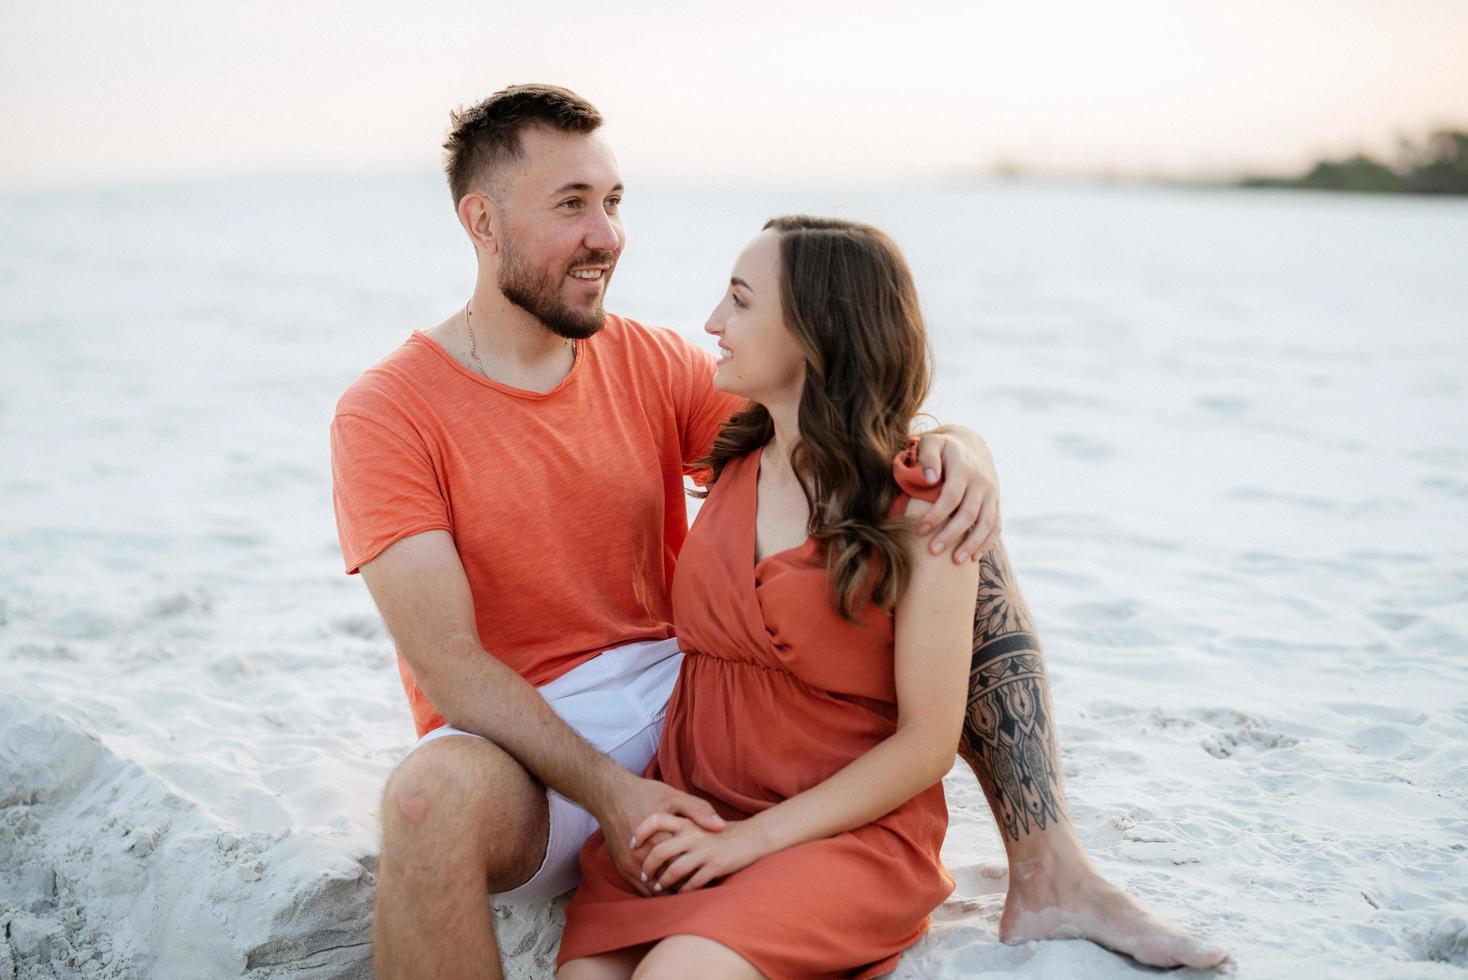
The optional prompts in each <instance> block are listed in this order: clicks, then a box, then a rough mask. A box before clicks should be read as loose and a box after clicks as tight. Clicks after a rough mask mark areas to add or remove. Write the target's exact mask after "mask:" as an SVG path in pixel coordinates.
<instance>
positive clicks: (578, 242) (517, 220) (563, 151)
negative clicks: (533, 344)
mask: <svg viewBox="0 0 1468 980" xmlns="http://www.w3.org/2000/svg"><path fill="white" fill-rule="evenodd" d="M520 147H521V154H522V155H521V159H519V160H517V161H513V162H511V163H510V164H508V165H507V166H506V167H505V174H504V185H503V186H504V190H503V193H502V195H501V201H500V205H501V207H500V213H501V215H502V217H503V221H502V223H501V225H500V235H499V255H498V258H499V268H498V270H497V272H498V283H499V288H500V292H501V293H503V294H504V296H505V298H506V299H508V300H509V301H510V302H512V303H514V304H515V305H516V306H519V307H520V308H522V309H524V310H525V311H526V312H528V313H530V314H531V315H532V316H534V317H536V318H537V319H538V320H540V322H541V323H543V324H545V326H546V328H547V329H549V330H550V331H551V332H553V333H556V334H559V335H560V336H562V337H569V338H571V339H573V340H579V339H583V338H586V337H590V336H591V335H592V334H594V333H596V332H597V331H598V330H600V329H601V328H602V324H603V322H605V319H606V310H605V309H604V308H603V305H602V303H603V300H604V299H605V297H606V291H607V284H608V283H609V282H610V281H611V278H612V270H613V269H614V268H616V265H617V259H618V257H619V256H620V255H621V254H622V245H623V243H624V242H625V240H626V236H625V235H624V234H623V232H622V218H621V214H620V208H621V204H622V178H621V175H620V173H619V172H618V170H617V161H616V158H614V157H613V156H612V151H611V148H610V147H609V146H607V143H606V141H605V140H604V139H602V138H601V136H600V135H598V134H597V133H590V134H586V135H582V134H578V133H562V132H558V131H555V130H552V129H548V128H545V127H542V126H531V127H529V128H528V129H526V130H524V131H522V132H521V134H520Z"/></svg>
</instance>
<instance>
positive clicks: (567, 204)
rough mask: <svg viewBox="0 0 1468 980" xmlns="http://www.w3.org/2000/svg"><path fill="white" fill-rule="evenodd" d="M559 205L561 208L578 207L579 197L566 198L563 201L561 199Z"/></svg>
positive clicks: (579, 203)
mask: <svg viewBox="0 0 1468 980" xmlns="http://www.w3.org/2000/svg"><path fill="white" fill-rule="evenodd" d="M560 206H561V207H563V208H564V207H573V208H579V207H580V206H581V199H580V198H577V197H573V198H569V199H567V200H565V201H562V202H561V204H560Z"/></svg>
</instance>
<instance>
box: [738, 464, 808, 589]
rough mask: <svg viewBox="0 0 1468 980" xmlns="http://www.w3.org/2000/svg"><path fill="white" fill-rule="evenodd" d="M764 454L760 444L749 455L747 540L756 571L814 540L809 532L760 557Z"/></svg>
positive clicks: (800, 549)
mask: <svg viewBox="0 0 1468 980" xmlns="http://www.w3.org/2000/svg"><path fill="white" fill-rule="evenodd" d="M764 454H765V447H764V446H760V447H759V448H758V449H756V450H755V451H754V452H752V453H750V454H749V456H748V457H747V460H748V465H749V472H750V475H749V477H748V478H747V479H748V480H749V493H748V495H747V499H748V500H749V508H748V511H749V534H748V537H747V538H746V540H747V541H748V542H749V555H750V564H751V565H752V566H753V567H754V569H755V571H758V570H759V568H760V566H761V565H764V564H766V563H767V562H770V561H772V560H774V559H776V558H779V557H781V556H784V555H791V554H794V553H795V552H798V551H804V550H806V549H807V548H808V547H810V545H811V543H812V542H813V541H814V539H813V538H812V537H811V536H810V535H809V534H807V535H806V536H805V538H804V539H803V540H801V542H800V543H799V544H797V545H794V546H792V547H789V548H784V549H782V550H780V551H773V552H771V553H770V554H768V555H765V556H764V557H763V558H760V557H759V466H760V460H761V459H763V458H764Z"/></svg>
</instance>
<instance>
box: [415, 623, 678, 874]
mask: <svg viewBox="0 0 1468 980" xmlns="http://www.w3.org/2000/svg"><path fill="white" fill-rule="evenodd" d="M682 661H683V654H682V653H680V652H679V650H678V641H677V640H676V639H668V640H647V641H642V642H638V643H628V644H625V645H624V646H619V647H612V648H611V649H610V650H604V651H602V652H601V653H600V654H598V655H597V656H595V657H592V658H591V659H590V660H588V661H586V663H584V664H581V665H579V666H577V667H575V668H573V669H572V670H570V671H568V672H567V673H565V674H562V675H561V676H560V677H557V678H556V679H555V680H553V681H551V682H550V683H549V684H543V685H541V686H540V687H539V688H537V690H539V691H540V693H541V695H542V696H543V697H544V698H545V699H546V701H548V702H550V706H551V707H552V708H554V709H555V712H556V714H558V715H560V716H561V719H562V720H563V721H565V722H566V724H568V725H570V726H571V727H572V728H573V729H575V730H576V732H577V733H578V734H580V735H581V737H582V738H584V739H586V741H588V742H590V743H591V744H592V745H593V746H594V747H596V748H597V749H599V750H601V751H602V752H604V753H606V754H607V755H608V756H610V757H611V758H612V759H613V760H615V761H616V762H618V763H620V764H621V765H622V766H624V767H625V768H627V769H630V770H631V771H632V772H635V773H638V774H641V772H642V771H643V770H644V769H646V768H647V764H648V763H649V762H651V761H652V757H653V756H654V755H655V754H656V753H657V750H658V741H659V740H660V739H661V738H662V734H663V716H664V715H665V714H666V713H667V710H668V698H670V697H672V694H673V685H674V683H676V682H677V680H678V667H679V664H681V663H682ZM447 735H467V736H469V737H470V738H479V737H480V736H478V735H475V734H474V733H472V732H466V731H462V730H460V729H458V728H454V727H453V726H452V725H443V726H441V727H439V728H435V729H434V730H433V731H431V732H428V733H427V734H426V735H424V736H423V737H422V738H420V739H419V740H418V743H417V745H414V746H413V749H417V748H418V747H419V746H423V745H426V744H428V743H429V742H431V741H433V740H434V739H436V738H443V737H444V736H447ZM412 751H413V750H412V749H410V750H409V753H410V754H411V752H412ZM546 799H547V801H548V802H549V804H550V836H549V837H548V838H547V840H546V844H545V858H544V860H542V861H541V863H540V868H539V870H537V871H536V872H535V874H533V875H531V877H530V880H529V881H527V882H525V883H524V884H523V885H521V886H520V887H518V888H515V889H513V890H511V891H507V892H501V893H500V894H498V895H495V896H494V900H495V901H496V902H545V901H549V900H550V899H552V898H555V897H556V896H557V895H559V894H561V893H562V892H567V891H570V890H571V889H572V888H575V887H576V884H577V882H579V881H580V880H581V866H580V864H578V863H577V857H578V855H579V854H580V852H581V845H582V844H584V843H586V839H587V838H588V837H590V836H591V835H592V834H593V833H595V831H596V820H595V818H593V817H592V815H591V814H590V813H587V812H586V811H585V810H583V809H582V808H581V807H580V806H578V805H576V804H575V803H572V802H571V801H570V800H568V799H566V798H565V797H564V796H562V795H561V794H560V793H557V792H556V791H555V790H553V789H549V788H548V789H546Z"/></svg>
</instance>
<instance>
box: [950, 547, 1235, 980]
mask: <svg viewBox="0 0 1468 980" xmlns="http://www.w3.org/2000/svg"><path fill="white" fill-rule="evenodd" d="M980 564H981V570H980V573H979V598H978V605H977V607H976V609H975V611H974V657H973V665H972V668H971V673H970V675H969V696H968V713H967V715H966V717H965V719H964V727H963V739H962V741H961V742H960V743H959V753H958V754H959V756H960V757H961V758H962V759H963V760H964V761H965V762H967V763H968V764H969V767H970V768H972V769H973V771H974V775H975V776H976V777H977V778H978V781H979V785H980V786H981V787H983V790H984V795H985V796H986V797H987V798H988V800H989V806H990V808H991V809H992V810H993V811H994V818H995V820H996V821H998V823H999V833H1000V836H1001V837H1002V838H1003V839H1004V849H1005V851H1006V852H1007V854H1008V856H1009V894H1008V895H1007V896H1006V898H1005V902H1004V913H1003V915H1002V916H1001V917H1000V919H999V938H1000V940H1001V941H1003V942H1006V943H1022V942H1028V941H1030V940H1035V939H1089V940H1091V941H1093V942H1095V943H1098V944H1100V945H1102V946H1105V947H1107V948H1108V949H1112V950H1115V951H1117V952H1119V953H1125V954H1127V955H1129V956H1132V957H1134V958H1136V959H1137V960H1139V961H1141V962H1142V963H1146V964H1149V965H1152V966H1178V965H1185V966H1195V967H1209V966H1216V965H1217V964H1219V963H1221V962H1223V960H1225V959H1227V957H1228V954H1227V953H1226V952H1224V950H1222V949H1219V948H1218V947H1216V946H1212V945H1210V944H1208V943H1204V942H1202V941H1201V940H1198V939H1195V938H1193V937H1191V936H1189V935H1187V934H1186V933H1183V932H1181V931H1180V930H1178V929H1175V928H1173V927H1172V926H1169V925H1167V924H1166V923H1164V922H1162V921H1161V920H1159V919H1157V918H1156V917H1154V916H1153V915H1152V914H1151V913H1150V912H1148V911H1147V910H1146V909H1144V908H1142V906H1141V905H1139V904H1138V903H1137V902H1136V901H1135V900H1134V899H1132V898H1131V896H1129V895H1127V894H1126V893H1125V892H1123V891H1122V890H1121V889H1119V888H1117V887H1116V886H1114V885H1112V884H1111V883H1109V882H1108V881H1106V880H1105V879H1104V878H1102V877H1101V875H1100V874H1099V873H1098V872H1097V871H1096V869H1095V867H1094V866H1093V865H1092V864H1091V861H1090V859H1089V858H1087V857H1086V854H1085V851H1084V850H1082V848H1081V844H1080V841H1079V839H1078V838H1077V837H1076V835H1075V831H1074V829H1073V828H1072V827H1071V823H1070V815H1069V813H1068V812H1067V809H1066V803H1065V789H1064V787H1063V785H1062V784H1061V775H1060V750H1059V746H1058V743H1057V741H1056V735H1055V724H1054V713H1053V711H1052V709H1051V706H1050V685H1049V683H1048V681H1047V680H1046V678H1045V662H1044V658H1043V657H1042V656H1041V653H1040V641H1039V637H1038V636H1037V635H1036V634H1035V624H1034V620H1033V619H1032V618H1031V617H1030V611H1029V608H1028V607H1027V606H1026V605H1025V601H1024V597H1023V596H1021V595H1020V591H1019V587H1018V586H1017V585H1016V583H1015V580H1014V571H1013V569H1012V568H1010V565H1009V557H1008V555H1006V554H1005V551H1004V545H1003V543H1002V542H1000V543H996V544H995V545H994V547H993V548H991V549H990V550H989V552H988V554H986V555H984V557H983V558H982V559H981V560H980Z"/></svg>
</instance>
